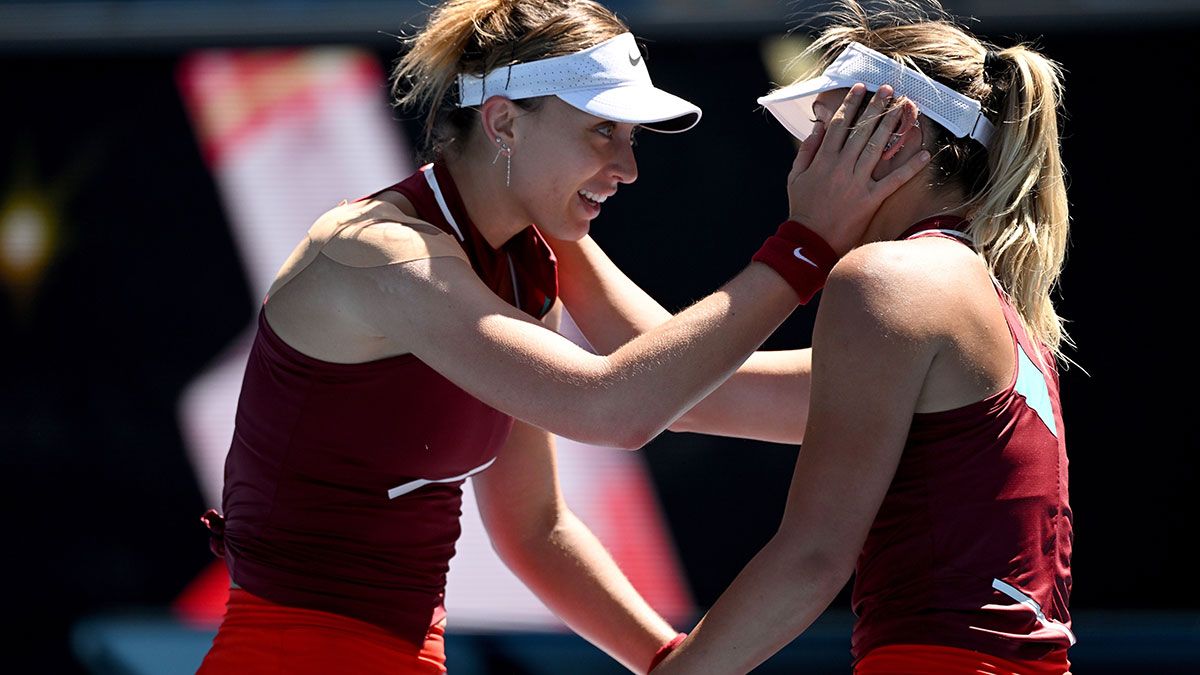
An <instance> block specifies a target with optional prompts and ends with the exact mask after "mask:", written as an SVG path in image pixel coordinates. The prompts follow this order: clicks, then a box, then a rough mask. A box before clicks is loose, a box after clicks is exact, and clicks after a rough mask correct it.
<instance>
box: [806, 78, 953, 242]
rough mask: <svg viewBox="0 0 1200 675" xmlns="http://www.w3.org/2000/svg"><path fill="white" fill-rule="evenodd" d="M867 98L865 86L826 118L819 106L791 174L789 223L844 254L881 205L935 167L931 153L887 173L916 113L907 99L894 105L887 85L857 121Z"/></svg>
mask: <svg viewBox="0 0 1200 675" xmlns="http://www.w3.org/2000/svg"><path fill="white" fill-rule="evenodd" d="M829 93H831V94H834V93H833V92H829ZM866 93H867V92H866V87H865V86H863V85H862V84H856V85H854V86H853V87H851V88H850V90H849V91H848V92H847V93H846V95H845V98H844V99H843V100H842V101H841V104H840V105H839V106H838V108H837V110H836V111H835V112H833V114H832V115H831V116H829V117H825V116H824V115H823V114H822V105H821V104H822V99H818V103H817V104H815V105H814V111H816V112H817V116H818V120H817V124H816V126H815V127H814V129H813V133H812V135H810V136H809V137H808V138H806V139H805V140H804V142H803V143H802V144H801V145H800V150H799V152H797V153H796V160H795V162H793V164H792V171H791V173H790V174H788V205H789V217H790V218H791V219H792V220H795V221H797V222H800V223H803V224H804V225H806V226H807V227H808V228H809V229H811V230H813V231H814V232H816V233H817V234H819V235H821V236H822V237H823V238H824V239H825V241H827V242H828V243H829V245H830V246H831V247H833V250H835V251H837V252H838V253H839V254H845V253H846V252H848V251H849V250H850V249H851V248H853V247H854V246H855V245H856V244H857V243H858V242H859V241H861V239H862V236H863V234H864V233H865V232H866V229H867V226H868V225H869V224H870V222H871V218H872V216H874V215H875V212H876V211H877V210H878V209H879V206H880V204H882V203H883V200H884V199H886V198H887V197H888V196H889V195H891V194H892V193H893V192H895V191H896V190H897V189H899V188H900V186H902V185H904V184H905V183H906V182H908V181H909V179H911V178H912V177H913V176H915V175H917V174H918V173H919V172H920V171H921V169H922V168H924V166H925V164H926V163H927V162H928V161H929V153H928V152H925V151H924V150H921V151H919V152H917V153H915V154H913V155H912V156H911V157H909V158H908V159H907V161H902V162H900V163H899V165H898V166H895V167H891V169H890V171H886V169H887V168H888V167H886V166H884V165H885V164H888V163H890V160H891V159H892V158H893V157H895V156H896V155H897V154H898V153H899V152H900V151H901V148H902V147H903V146H904V145H905V144H906V143H907V139H908V138H909V137H910V131H911V130H912V129H913V127H914V125H915V123H916V120H917V108H916V106H915V105H914V104H913V103H912V102H911V101H907V100H906V101H903V102H901V103H897V104H896V105H890V104H891V103H892V88H891V87H889V86H887V85H884V86H883V87H880V89H879V91H878V92H876V94H875V95H874V96H873V97H872V98H871V102H870V104H869V105H867V107H866V110H865V111H864V112H863V114H862V116H861V119H858V112H859V110H860V109H861V108H862V105H863V99H865V98H866ZM834 95H835V96H836V94H834ZM823 96H824V95H823ZM826 100H828V99H827V98H826ZM889 106H890V109H888V108H889ZM856 120H857V123H856ZM910 152H911V151H910ZM877 169H884V170H885V172H884V174H883V175H878V174H879V171H877Z"/></svg>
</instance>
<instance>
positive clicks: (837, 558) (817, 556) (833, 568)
mask: <svg viewBox="0 0 1200 675" xmlns="http://www.w3.org/2000/svg"><path fill="white" fill-rule="evenodd" d="M769 545H770V546H773V547H777V550H779V551H781V552H782V555H783V556H785V558H786V559H787V562H786V563H785V567H786V568H787V569H791V570H802V572H801V573H802V574H803V576H804V578H806V579H809V580H811V581H812V582H813V583H814V584H816V585H817V586H818V587H819V588H820V589H821V595H823V596H828V600H829V601H830V602H832V601H833V597H834V596H836V595H837V593H838V592H839V591H841V590H842V587H844V586H845V585H846V581H848V580H849V579H850V575H851V574H853V573H854V566H855V563H856V562H857V560H858V556H857V554H856V553H855V552H846V551H842V550H837V548H836V547H833V546H820V545H814V543H813V542H811V541H809V542H806V543H800V542H796V541H794V540H792V539H791V538H789V537H788V536H787V535H785V534H783V533H776V535H775V537H774V538H773V539H772V541H771V544H769Z"/></svg>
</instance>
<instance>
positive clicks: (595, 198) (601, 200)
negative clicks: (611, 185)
mask: <svg viewBox="0 0 1200 675" xmlns="http://www.w3.org/2000/svg"><path fill="white" fill-rule="evenodd" d="M579 194H581V195H583V196H584V197H586V198H587V199H590V200H592V201H594V202H596V203H597V204H603V203H604V200H606V199H608V197H607V196H605V195H598V194H596V193H595V192H590V191H588V190H580V191H579Z"/></svg>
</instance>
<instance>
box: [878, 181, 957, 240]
mask: <svg viewBox="0 0 1200 675" xmlns="http://www.w3.org/2000/svg"><path fill="white" fill-rule="evenodd" d="M964 201H966V197H964V196H963V194H962V191H961V190H958V189H953V190H941V191H934V189H933V188H932V187H930V186H929V185H928V184H926V183H925V182H924V181H921V179H920V178H919V177H918V178H916V179H913V180H911V181H909V182H908V183H907V184H905V185H904V187H902V188H900V189H899V190H897V191H896V193H895V194H893V195H892V196H891V197H888V198H887V199H886V200H884V202H883V205H882V206H880V207H879V210H878V211H877V212H876V213H875V218H873V219H872V220H871V224H870V225H869V226H868V227H867V233H866V235H865V236H864V237H863V240H862V243H864V244H868V243H870V242H873V241H892V240H894V239H896V238H897V237H899V236H900V235H901V234H903V233H904V231H905V230H907V229H908V228H910V227H912V225H913V223H917V222H920V221H922V220H924V219H926V218H931V217H933V216H959V217H964V218H965V217H966V211H967V209H966V208H965V207H964V206H963V202H964Z"/></svg>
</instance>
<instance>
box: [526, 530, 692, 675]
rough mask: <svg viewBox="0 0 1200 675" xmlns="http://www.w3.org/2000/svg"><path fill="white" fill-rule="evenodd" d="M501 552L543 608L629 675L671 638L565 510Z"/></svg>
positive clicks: (664, 624)
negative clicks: (540, 531)
mask: <svg viewBox="0 0 1200 675" xmlns="http://www.w3.org/2000/svg"><path fill="white" fill-rule="evenodd" d="M507 549H508V550H506V551H503V552H502V555H503V557H504V560H505V562H506V563H507V564H508V566H509V568H510V569H512V570H513V572H514V573H515V574H516V575H517V576H518V577H520V578H521V580H522V581H523V582H524V583H525V584H526V585H527V586H529V588H531V589H532V590H533V591H534V593H536V594H537V596H538V597H539V598H541V600H542V602H544V603H545V604H546V606H548V607H549V608H550V609H551V610H552V611H553V612H554V613H555V614H557V615H558V616H559V617H560V618H562V620H563V621H565V622H566V623H567V625H568V626H570V627H571V629H572V630H574V631H575V632H576V633H578V634H580V635H582V636H583V637H584V638H586V639H587V640H588V641H589V642H591V643H592V644H594V645H596V646H597V647H599V648H600V649H603V650H604V651H605V652H607V653H608V654H609V655H610V656H612V657H613V658H614V659H616V660H617V661H619V662H621V664H623V665H624V666H625V667H626V668H629V669H630V670H631V671H634V672H638V673H644V672H645V671H646V667H647V666H648V665H649V664H650V659H651V658H652V657H653V656H654V653H655V652H656V651H657V650H658V648H659V647H661V646H662V645H663V644H665V643H666V642H667V641H668V640H670V639H671V638H672V637H673V636H674V635H675V630H674V629H672V628H671V626H670V625H669V624H667V622H666V621H664V620H663V619H662V617H660V616H659V615H658V614H657V613H656V612H655V611H654V610H653V609H651V608H650V606H649V605H648V604H646V601H645V600H644V599H642V596H641V595H639V594H638V592H637V591H636V590H634V588H633V586H632V585H631V584H630V583H629V580H628V579H626V578H625V575H624V574H622V573H621V570H620V569H619V568H618V567H617V565H616V563H615V562H613V560H612V558H611V557H610V556H609V554H608V552H607V551H606V550H605V549H604V547H603V545H601V543H600V542H599V540H597V539H596V537H595V535H593V534H592V532H591V530H589V529H588V528H587V526H586V525H584V524H583V523H582V522H581V521H580V520H579V519H578V518H577V517H576V516H575V514H573V513H571V512H570V511H569V510H566V509H564V510H563V512H562V514H561V516H560V517H559V519H558V524H557V525H556V526H555V527H554V528H553V529H552V530H550V531H549V532H548V533H546V534H545V535H542V536H539V537H537V538H534V539H530V540H527V541H524V542H521V543H520V544H519V545H518V544H515V545H512V546H509V547H507Z"/></svg>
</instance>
